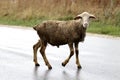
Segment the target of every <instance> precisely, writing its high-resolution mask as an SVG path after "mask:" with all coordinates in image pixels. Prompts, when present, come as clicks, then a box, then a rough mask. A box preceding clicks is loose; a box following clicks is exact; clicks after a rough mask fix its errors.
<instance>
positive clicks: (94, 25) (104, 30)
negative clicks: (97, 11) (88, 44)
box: [87, 22, 120, 37]
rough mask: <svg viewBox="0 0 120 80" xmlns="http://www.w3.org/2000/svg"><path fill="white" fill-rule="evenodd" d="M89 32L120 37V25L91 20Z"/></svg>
mask: <svg viewBox="0 0 120 80" xmlns="http://www.w3.org/2000/svg"><path fill="white" fill-rule="evenodd" d="M87 32H90V33H97V34H105V35H112V36H118V37H120V27H118V26H115V25H109V24H104V23H101V22H91V24H90V27H89V28H88V29H87Z"/></svg>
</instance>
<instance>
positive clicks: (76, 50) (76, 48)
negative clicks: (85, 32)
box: [75, 43, 82, 69]
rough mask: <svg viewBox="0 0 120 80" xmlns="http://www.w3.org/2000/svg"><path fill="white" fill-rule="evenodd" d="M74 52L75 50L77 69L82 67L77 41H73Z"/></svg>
mask: <svg viewBox="0 0 120 80" xmlns="http://www.w3.org/2000/svg"><path fill="white" fill-rule="evenodd" d="M75 52H76V64H77V66H78V69H80V68H82V67H81V65H80V62H79V56H78V55H79V49H78V43H75Z"/></svg>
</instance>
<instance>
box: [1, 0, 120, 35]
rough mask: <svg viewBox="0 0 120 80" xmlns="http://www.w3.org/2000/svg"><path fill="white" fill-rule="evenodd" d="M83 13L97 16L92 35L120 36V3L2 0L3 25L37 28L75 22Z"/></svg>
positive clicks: (104, 0) (113, 0)
mask: <svg viewBox="0 0 120 80" xmlns="http://www.w3.org/2000/svg"><path fill="white" fill-rule="evenodd" d="M83 11H87V12H90V13H92V14H94V15H95V16H96V17H97V19H96V20H95V21H93V22H92V23H91V25H92V27H91V28H89V29H88V31H89V32H94V33H102V34H110V35H117V36H120V0H0V24H12V25H24V26H34V25H35V24H38V23H40V22H42V21H43V20H48V19H56V20H71V19H73V18H74V17H75V16H76V15H78V14H80V13H81V12H83ZM116 30H117V31H118V32H117V33H116Z"/></svg>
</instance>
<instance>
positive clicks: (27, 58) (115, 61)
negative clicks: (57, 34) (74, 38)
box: [0, 25, 120, 80]
mask: <svg viewBox="0 0 120 80" xmlns="http://www.w3.org/2000/svg"><path fill="white" fill-rule="evenodd" d="M37 40H38V36H37V34H36V32H35V31H34V30H32V29H22V28H19V29H17V28H7V27H3V26H2V25H1V26H0V80H120V39H114V38H112V39H110V38H109V39H107V38H100V37H95V36H87V37H86V39H85V42H84V43H80V44H79V50H80V51H79V52H80V54H79V57H80V62H81V65H82V69H81V70H77V67H76V64H75V56H73V57H72V58H71V60H70V62H69V63H68V64H67V65H66V67H62V66H61V63H62V61H64V60H65V59H66V58H67V57H68V55H69V49H68V46H67V45H64V46H60V48H57V47H52V46H51V45H49V46H48V47H47V49H46V54H47V57H48V60H49V62H50V64H51V65H52V67H53V69H52V70H47V67H46V66H45V64H44V62H43V59H42V57H41V55H40V54H39V53H38V61H39V63H40V67H35V66H34V63H33V61H32V59H33V58H32V56H33V53H32V52H33V50H32V46H33V44H34V43H36V42H37Z"/></svg>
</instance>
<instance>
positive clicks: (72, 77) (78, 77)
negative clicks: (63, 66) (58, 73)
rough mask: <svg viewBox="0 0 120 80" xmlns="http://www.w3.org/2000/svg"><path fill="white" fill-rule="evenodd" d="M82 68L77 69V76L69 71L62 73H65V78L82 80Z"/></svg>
mask: <svg viewBox="0 0 120 80" xmlns="http://www.w3.org/2000/svg"><path fill="white" fill-rule="evenodd" d="M80 70H81V69H78V70H77V71H76V74H75V76H71V75H70V74H69V73H68V72H66V71H63V72H62V73H63V78H64V80H80Z"/></svg>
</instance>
